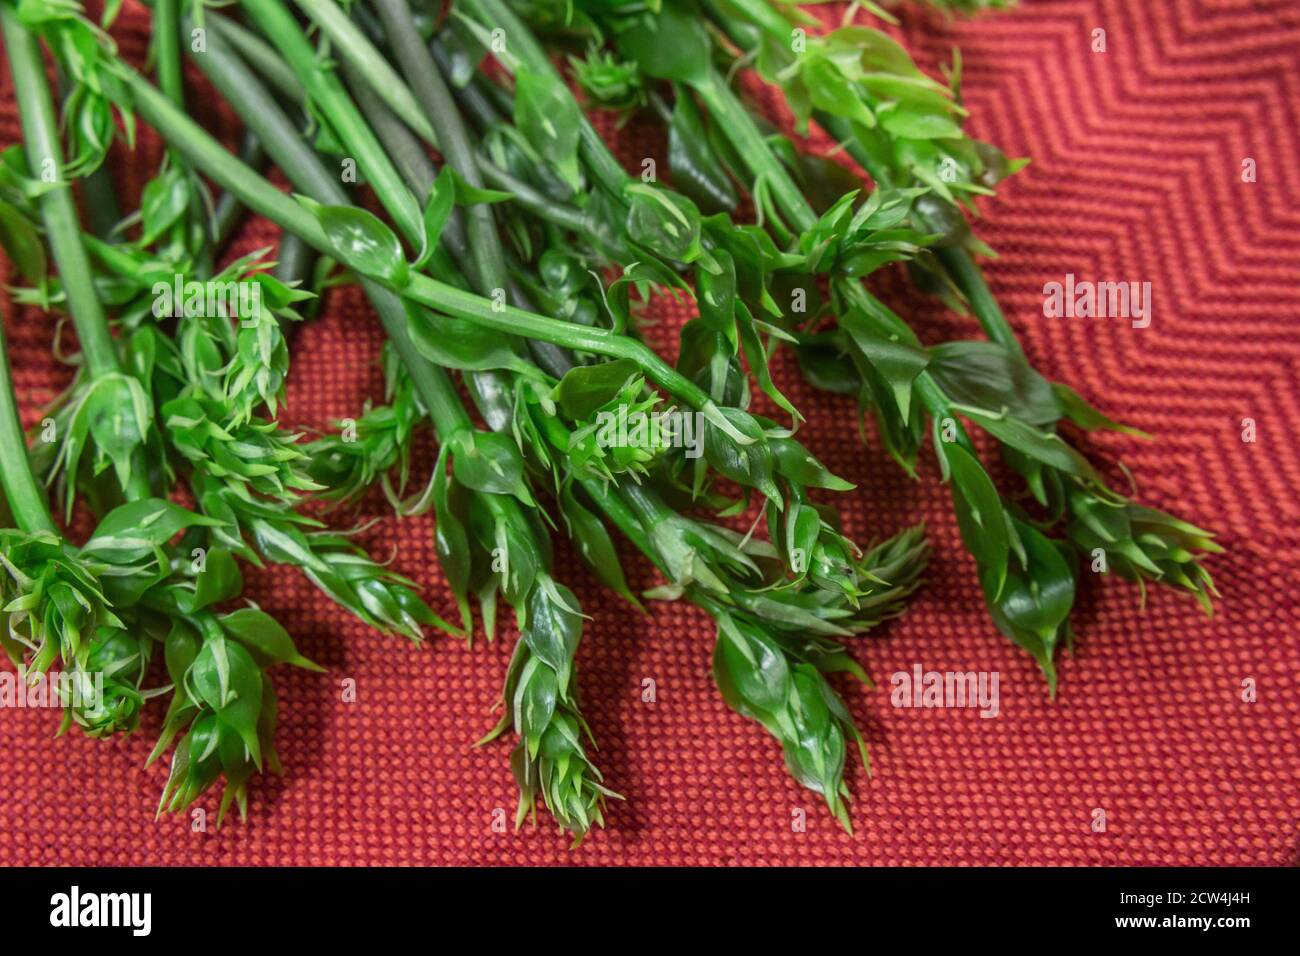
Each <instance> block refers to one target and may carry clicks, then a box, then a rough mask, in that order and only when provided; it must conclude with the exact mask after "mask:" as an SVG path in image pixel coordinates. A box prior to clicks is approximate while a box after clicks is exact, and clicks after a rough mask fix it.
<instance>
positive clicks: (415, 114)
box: [244, 0, 439, 149]
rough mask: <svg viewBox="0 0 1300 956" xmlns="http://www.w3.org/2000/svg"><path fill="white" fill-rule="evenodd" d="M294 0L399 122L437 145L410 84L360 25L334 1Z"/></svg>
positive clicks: (413, 33)
mask: <svg viewBox="0 0 1300 956" xmlns="http://www.w3.org/2000/svg"><path fill="white" fill-rule="evenodd" d="M294 2H295V3H297V4H298V6H299V7H301V8H302V11H303V12H304V13H305V14H307V16H309V17H310V18H311V19H312V21H313V22H314V23H315V24H316V25H317V26H318V27H320V28H321V30H322V31H324V33H325V35H326V36H328V37H329V38H330V41H331V42H332V43H333V44H334V46H335V48H336V49H338V50H339V51H340V52H341V53H342V54H343V56H344V57H345V58H346V59H347V61H348V62H349V63H350V64H351V65H352V66H353V67H354V68H355V69H356V70H357V71H358V72H359V73H361V74H362V75H363V76H364V77H365V78H366V82H368V83H369V84H370V86H371V88H372V89H373V90H374V91H375V92H376V93H378V94H379V95H380V96H381V97H383V99H384V102H385V103H387V104H388V107H389V109H391V110H392V111H393V112H394V113H396V114H397V115H398V116H400V117H401V118H402V122H404V123H406V125H408V126H409V127H411V129H412V130H414V131H415V133H416V135H418V136H419V137H420V138H421V139H423V140H424V141H425V142H427V143H428V144H429V145H430V146H433V147H434V148H435V149H437V148H439V144H438V135H437V134H436V133H435V132H434V130H433V126H431V125H430V123H429V119H428V117H426V116H425V114H424V112H423V111H422V110H421V109H420V104H419V102H417V100H416V98H415V96H414V95H413V94H412V92H411V90H410V88H409V87H407V85H406V84H405V83H404V82H402V78H401V77H400V76H398V74H397V72H396V71H395V70H394V69H393V68H392V67H391V66H389V65H388V61H387V60H386V59H384V57H383V54H381V53H380V52H379V51H378V50H376V49H375V46H374V44H373V43H371V42H370V40H369V38H367V37H366V35H365V34H364V33H363V32H362V31H361V28H360V27H358V26H357V25H356V24H355V23H353V22H352V20H351V19H349V18H348V15H347V14H346V13H344V12H343V11H342V10H341V9H340V8H339V6H338V4H336V3H334V2H333V0H294ZM244 5H245V6H250V5H256V6H259V7H260V6H263V4H262V2H261V0H258V3H256V4H249V3H248V2H247V0H245V3H244ZM381 13H382V11H381ZM285 16H286V17H287V16H288V14H287V13H286V14H285ZM263 22H264V23H265V22H267V21H263ZM411 35H412V37H415V38H417V39H418V34H416V33H415V32H414V27H412V30H411ZM272 40H273V41H274V42H275V43H276V45H277V46H278V45H279V41H278V40H277V39H276V38H275V37H272ZM390 40H391V35H390ZM282 49H283V48H282ZM301 78H302V74H299V79H301Z"/></svg>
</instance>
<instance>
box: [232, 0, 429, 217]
mask: <svg viewBox="0 0 1300 956" xmlns="http://www.w3.org/2000/svg"><path fill="white" fill-rule="evenodd" d="M243 7H244V9H245V10H246V11H247V12H248V14H249V16H250V17H251V18H252V19H253V20H254V21H255V22H256V23H257V25H258V26H259V28H260V29H261V30H262V33H263V34H264V35H265V36H266V37H267V39H269V40H270V41H271V43H272V44H274V46H275V47H276V49H278V50H279V51H280V55H281V56H283V57H284V59H285V61H286V62H287V63H288V64H289V66H290V68H292V70H293V72H294V74H295V75H296V76H297V78H298V82H299V83H301V84H302V86H303V88H304V89H305V90H306V91H307V94H308V96H309V97H310V98H311V99H312V100H313V101H315V103H316V104H317V106H318V107H319V108H320V109H321V110H322V112H324V113H325V115H327V116H328V117H329V118H330V123H331V126H332V127H333V129H334V132H335V134H336V135H338V137H339V138H340V139H341V140H342V141H343V143H344V144H345V145H346V146H347V148H348V149H349V150H350V151H351V153H352V158H353V159H355V160H356V163H357V166H358V168H359V169H360V171H361V173H362V174H363V175H364V176H365V178H366V179H367V180H368V181H369V182H370V184H371V185H372V186H373V187H374V190H375V194H376V195H377V196H378V197H379V201H380V202H381V203H383V204H384V207H385V208H386V209H387V210H388V212H389V214H390V215H391V216H392V217H393V221H394V222H395V223H396V224H397V226H398V229H399V230H400V231H401V232H402V234H403V235H406V236H408V237H411V236H422V235H423V230H424V225H423V220H422V217H421V214H420V208H419V205H418V204H417V203H416V201H415V197H413V196H412V195H411V193H410V192H409V191H408V190H407V188H406V185H405V183H403V182H402V178H401V176H400V175H398V172H397V170H396V169H395V168H394V166H393V163H392V161H391V160H390V159H389V157H388V154H387V153H385V152H384V150H383V148H382V147H381V146H380V145H379V143H378V142H377V141H376V140H375V137H374V134H373V133H372V132H371V131H370V129H369V127H368V126H367V125H366V122H365V119H364V118H363V117H362V116H361V114H360V112H359V111H358V110H357V108H356V105H355V104H354V103H353V102H352V98H351V97H350V96H348V93H347V91H346V90H345V89H344V88H343V82H342V80H340V79H339V77H338V76H337V75H336V74H335V73H333V72H330V71H327V70H324V69H322V68H321V64H320V62H319V60H318V58H317V55H316V51H315V49H313V48H312V45H311V44H310V43H309V42H308V41H307V38H306V36H304V34H303V32H302V28H301V27H300V26H299V25H298V22H297V21H296V20H294V18H293V17H292V16H291V15H290V13H289V11H288V10H286V9H285V8H284V7H282V6H280V5H279V4H278V3H275V2H273V0H244V3H243ZM345 22H348V23H349V25H350V24H351V21H346V20H345ZM364 39H365V38H364V37H362V40H364ZM367 45H368V44H367ZM416 109H417V112H418V107H417V108H416ZM399 115H400V114H399ZM421 118H423V117H422V116H421ZM404 119H405V117H404ZM407 122H408V123H409V122H410V121H409V119H408V120H407ZM426 125H427V122H426ZM413 128H414V127H413ZM417 132H418V130H417ZM304 238H305V237H304Z"/></svg>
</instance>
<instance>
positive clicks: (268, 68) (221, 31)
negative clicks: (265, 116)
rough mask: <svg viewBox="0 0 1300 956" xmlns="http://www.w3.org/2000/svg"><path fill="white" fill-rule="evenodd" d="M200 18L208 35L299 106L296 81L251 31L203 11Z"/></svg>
mask: <svg viewBox="0 0 1300 956" xmlns="http://www.w3.org/2000/svg"><path fill="white" fill-rule="evenodd" d="M203 16H204V22H205V23H206V24H207V25H208V27H209V29H210V30H211V32H212V33H213V34H216V35H218V36H220V37H221V38H222V39H223V40H225V41H226V42H227V43H229V44H230V45H231V46H232V47H234V49H235V52H236V53H238V54H239V57H240V59H242V60H244V61H245V62H246V63H248V65H249V66H251V67H253V69H255V70H257V72H258V73H260V74H261V75H262V79H264V80H266V82H268V83H270V84H271V86H272V88H273V89H275V91H276V92H277V93H279V94H280V95H281V96H283V97H284V98H285V99H288V100H291V101H292V102H294V103H299V104H301V103H302V102H303V100H304V99H306V94H305V93H304V92H303V89H302V84H301V83H299V82H298V77H296V76H294V73H293V70H291V69H289V65H288V64H287V63H285V62H284V60H282V59H280V56H279V54H278V53H276V52H275V48H274V47H272V46H271V45H270V44H269V43H267V42H266V41H265V40H263V39H262V38H261V37H260V36H258V35H257V34H256V33H254V32H253V31H252V30H249V29H247V28H245V27H243V26H241V25H240V24H238V23H236V22H235V21H234V20H231V19H228V18H227V17H223V16H222V15H221V14H219V13H214V12H213V11H211V10H207V11H204V14H203Z"/></svg>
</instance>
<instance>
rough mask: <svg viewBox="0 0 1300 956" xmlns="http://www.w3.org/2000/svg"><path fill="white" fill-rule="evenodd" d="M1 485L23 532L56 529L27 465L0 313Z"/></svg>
mask: <svg viewBox="0 0 1300 956" xmlns="http://www.w3.org/2000/svg"><path fill="white" fill-rule="evenodd" d="M0 353H3V354H0V484H3V486H4V491H5V495H6V497H7V498H8V499H9V509H10V511H12V512H13V517H14V520H16V521H17V522H18V527H20V528H21V529H22V530H23V531H28V532H31V531H56V529H55V527H54V519H53V518H52V517H50V506H49V504H48V503H47V502H46V500H45V495H44V494H42V493H41V489H40V486H39V485H37V483H36V476H35V475H33V474H32V469H31V466H29V465H28V464H27V441H26V440H25V439H24V438H23V429H22V423H21V420H20V418H19V415H18V399H17V397H16V396H15V394H14V383H13V374H12V372H11V371H10V368H9V343H8V342H6V341H5V331H4V318H3V317H2V316H0ZM56 533H57V532H56Z"/></svg>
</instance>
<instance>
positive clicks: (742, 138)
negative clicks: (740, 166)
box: [695, 70, 817, 232]
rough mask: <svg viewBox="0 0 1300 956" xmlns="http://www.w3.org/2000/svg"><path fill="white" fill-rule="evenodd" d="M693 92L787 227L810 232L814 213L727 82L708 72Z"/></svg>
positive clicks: (713, 71)
mask: <svg viewBox="0 0 1300 956" xmlns="http://www.w3.org/2000/svg"><path fill="white" fill-rule="evenodd" d="M695 91H696V92H697V93H699V94H700V99H702V100H703V101H704V105H705V106H706V107H708V110H709V115H710V116H711V117H712V118H713V121H714V122H715V123H717V124H718V125H719V126H720V127H722V128H723V130H724V131H725V132H726V134H727V137H728V138H729V139H730V140H731V143H732V145H733V146H734V147H735V149H736V152H737V153H738V154H739V155H740V156H742V157H743V158H744V160H745V162H746V163H747V164H748V166H749V171H750V174H751V175H752V176H753V177H754V182H755V183H758V182H760V181H762V182H763V183H765V184H766V185H767V188H768V189H770V190H772V196H773V198H774V199H775V200H776V203H777V206H778V207H779V208H780V210H781V213H782V214H783V215H784V216H785V217H786V218H787V219H788V220H789V223H790V225H791V226H792V227H794V228H795V229H796V230H798V231H799V232H803V231H805V230H807V229H810V228H812V226H813V224H814V223H816V222H817V214H816V212H814V211H813V208H812V206H810V205H809V204H808V200H806V199H805V198H804V196H803V193H802V192H800V190H799V186H798V185H797V184H796V183H795V181H794V178H793V177H792V176H791V175H790V172H789V170H787V169H786V168H785V167H784V166H782V165H781V162H780V161H779V160H778V159H777V158H776V156H774V155H773V154H772V148H771V147H770V146H769V145H768V143H767V137H765V136H764V135H763V131H762V130H760V129H759V128H758V124H756V123H755V122H754V120H753V118H752V117H751V116H750V114H749V111H748V110H747V109H745V105H744V104H743V103H741V102H740V98H739V97H738V96H736V94H735V93H734V92H733V91H732V89H731V87H730V86H728V85H727V81H726V80H725V79H724V78H723V77H722V76H721V75H720V74H719V73H718V72H717V70H710V71H709V73H708V77H707V79H706V80H704V81H703V82H700V83H698V84H696V86H695Z"/></svg>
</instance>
